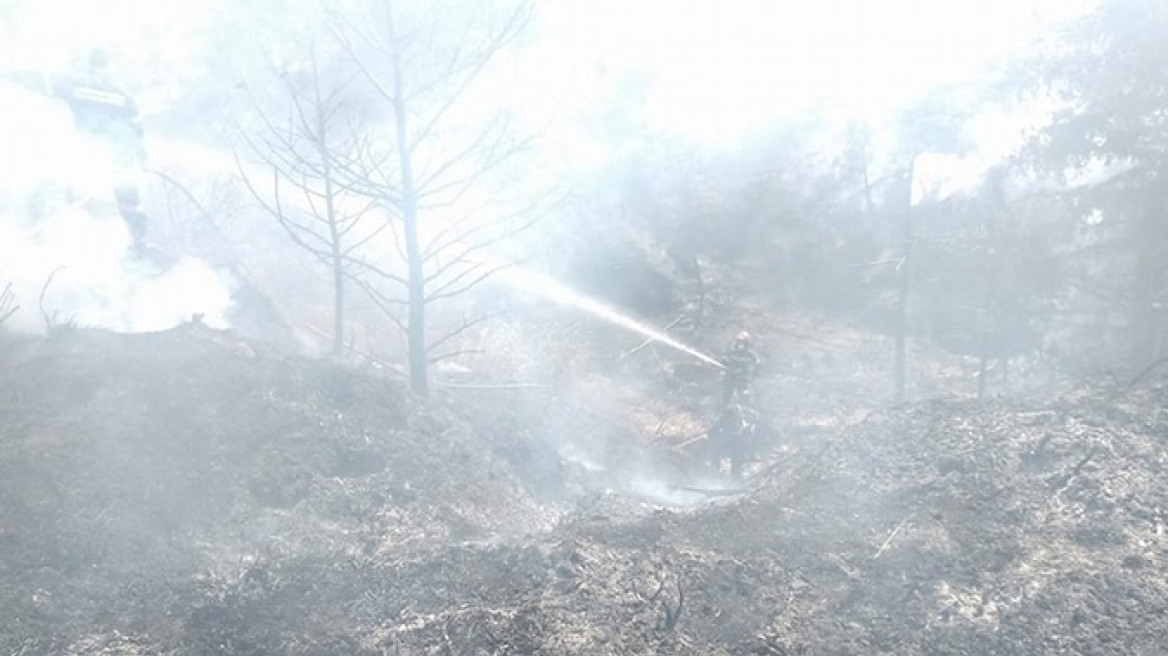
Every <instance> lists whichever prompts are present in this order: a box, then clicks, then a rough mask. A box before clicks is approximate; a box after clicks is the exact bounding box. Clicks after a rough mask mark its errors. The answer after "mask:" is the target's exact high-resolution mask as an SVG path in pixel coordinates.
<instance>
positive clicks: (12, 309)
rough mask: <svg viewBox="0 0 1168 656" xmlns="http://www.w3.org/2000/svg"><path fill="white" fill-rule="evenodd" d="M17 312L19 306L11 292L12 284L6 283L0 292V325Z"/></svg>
mask: <svg viewBox="0 0 1168 656" xmlns="http://www.w3.org/2000/svg"><path fill="white" fill-rule="evenodd" d="M18 310H20V305H19V304H18V303H17V302H16V294H14V293H13V292H12V283H7V284H6V285H4V289H2V290H0V325H3V324H4V322H5V321H8V319H10V318H11V317H12V315H14V314H16V313H17V311H18Z"/></svg>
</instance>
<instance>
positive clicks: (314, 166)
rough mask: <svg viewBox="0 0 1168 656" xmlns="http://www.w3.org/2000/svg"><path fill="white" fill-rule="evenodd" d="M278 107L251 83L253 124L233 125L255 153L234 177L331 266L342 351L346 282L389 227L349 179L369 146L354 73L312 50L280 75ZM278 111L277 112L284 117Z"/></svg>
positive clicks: (336, 338)
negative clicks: (328, 65) (336, 68)
mask: <svg viewBox="0 0 1168 656" xmlns="http://www.w3.org/2000/svg"><path fill="white" fill-rule="evenodd" d="M277 76H278V78H279V87H280V89H281V90H282V93H281V94H280V98H279V102H280V104H281V105H282V111H281V110H271V109H269V108H268V107H266V106H265V104H264V103H263V102H262V101H261V100H260V99H259V98H257V97H256V95H255V94H254V93H252V91H251V90H250V89H248V96H249V98H250V100H251V105H252V107H253V109H254V114H255V117H256V118H258V122H259V128H258V129H256V130H248V129H243V128H242V126H240V129H239V130H238V132H239V135H240V136H241V138H242V141H243V142H244V143H245V144H246V146H247V147H248V150H250V152H251V155H252V159H253V161H252V162H244V161H243V159H241V158H240V157H239V154H238V152H237V153H236V165H237V168H238V171H239V176H240V178H241V179H242V181H243V183H244V185H245V186H246V187H247V190H248V191H249V192H250V194H251V195H252V197H253V198H254V199H255V200H256V201H257V202H258V203H259V204H260V205H261V206H262V207H263V208H264V210H265V211H266V212H267V213H268V214H270V215H271V216H272V217H273V218H274V219H275V220H276V221H277V222H278V223H279V224H280V226H281V227H282V228H283V229H284V232H285V233H286V234H287V236H288V238H289V239H291V240H292V241H293V242H294V243H295V244H296V245H297V246H299V247H300V248H302V249H303V250H304V251H306V252H307V253H309V254H310V255H311V256H312V257H313V258H314V259H316V260H317V261H319V262H320V263H321V264H323V265H324V266H326V267H328V268H329V271H330V273H331V278H332V283H333V290H332V293H333V343H332V349H333V353H334V354H340V353H342V352H343V351H344V344H345V290H346V281H348V280H349V279H353V278H357V279H360V277H361V276H362V275H364V273H365V267H363V266H362V262H363V260H362V257H361V252H362V248H363V247H365V246H366V245H367V244H369V243H370V242H371V241H372V240H373V239H374V238H375V237H377V236H378V234H380V233H381V232H382V230H384V229H385V228H386V227H387V225H388V218H387V217H384V216H377V215H376V213H374V212H373V211H372V210H373V209H374V206H375V202H374V201H373V200H371V199H370V198H368V197H367V196H366V195H364V194H363V193H362V191H361V190H357V189H354V188H353V187H351V186H350V185H348V184H347V183H346V179H347V177H346V174H345V173H344V171H346V170H348V169H350V168H351V167H352V163H353V162H354V161H355V160H356V159H358V158H359V155H358V153H360V152H361V151H362V149H363V148H365V147H366V142H365V135H364V133H363V126H362V125H361V123H360V111H359V101H358V100H357V96H356V95H355V94H352V93H350V91H351V87H352V83H353V82H354V81H355V78H356V74H355V73H354V74H351V75H349V76H347V77H346V76H344V75H339V76H338V75H334V74H333V72H332V71H329V72H328V74H325V72H323V71H322V70H321V65H320V62H319V61H318V57H317V53H316V52H315V51H314V50H310V52H309V56H308V63H307V64H306V65H305V66H304V67H303V68H302V69H301V70H283V71H279V72H278V73H277ZM281 114H282V115H281Z"/></svg>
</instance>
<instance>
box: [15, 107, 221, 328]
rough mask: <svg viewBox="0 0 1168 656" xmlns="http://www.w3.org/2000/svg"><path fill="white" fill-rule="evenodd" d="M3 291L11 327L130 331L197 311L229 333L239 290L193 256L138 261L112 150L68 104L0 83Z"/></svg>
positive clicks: (169, 322) (165, 325)
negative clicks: (53, 324) (14, 307)
mask: <svg viewBox="0 0 1168 656" xmlns="http://www.w3.org/2000/svg"><path fill="white" fill-rule="evenodd" d="M0 103H2V104H3V119H4V120H2V121H0V144H3V146H2V147H0V176H2V177H3V179H4V181H5V184H4V187H3V189H2V191H0V288H3V286H4V285H6V284H8V283H11V284H12V291H13V293H14V295H15V303H17V304H18V305H19V306H20V310H19V311H18V312H17V313H16V314H15V315H14V316H13V317H11V318H10V319H9V321H8V323H7V324H6V327H10V328H15V329H17V330H20V331H29V332H34V331H40V330H43V329H44V328H45V323H46V321H45V318H44V317H42V308H41V307H40V305H41V303H40V297H41V290H42V288H44V286H45V283H46V282H47V281H49V279H50V276H51V277H52V282H51V284H50V285H49V286H48V288H47V290H46V291H45V294H44V298H43V301H44V303H43V305H44V307H43V312H44V314H45V315H47V316H48V317H49V318H50V319H54V317H55V321H57V322H62V323H63V322H69V321H72V322H74V323H75V324H76V325H79V326H100V327H103V328H108V329H111V330H117V331H124V332H143V331H152V330H162V329H166V328H170V327H173V326H174V325H176V324H178V323H181V322H182V321H185V320H189V319H190V318H191V315H192V314H194V313H201V314H203V315H204V321H205V322H207V323H208V324H211V325H216V326H218V327H225V326H226V320H225V316H224V315H225V313H226V311H227V309H228V308H229V306H230V305H231V293H232V284H231V281H230V279H229V277H228V276H227V275H226V274H223V273H220V272H217V271H216V270H214V269H212V268H211V267H210V266H209V265H208V264H206V263H205V262H202V261H200V260H197V259H194V258H189V257H188V258H181V259H178V260H177V261H174V262H168V263H166V264H162V263H159V262H150V261H146V260H143V259H141V258H137V257H135V254H134V240H133V238H132V236H131V235H130V231H129V227H128V226H127V225H126V223H125V221H123V220H122V217H121V215H120V213H119V211H118V208H117V204H116V202H115V199H114V185H115V184H116V183H117V181H118V180H119V177H120V175H119V171H118V170H117V167H116V166H115V164H114V157H113V155H112V153H111V152H110V149H109V148H108V147H107V146H105V145H103V144H102V143H101V142H99V141H98V140H97V139H95V138H93V137H89V136H86V135H84V134H82V133H80V132H79V131H78V130H76V128H74V126H73V122H72V117H71V116H70V114H69V110H68V108H67V107H66V106H64V105H63V104H60V103H57V102H55V101H53V100H50V99H48V98H43V97H40V96H37V95H35V94H31V93H28V92H25V91H23V90H20V89H16V88H12V87H7V86H4V85H0Z"/></svg>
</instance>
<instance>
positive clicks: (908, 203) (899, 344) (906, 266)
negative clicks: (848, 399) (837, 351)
mask: <svg viewBox="0 0 1168 656" xmlns="http://www.w3.org/2000/svg"><path fill="white" fill-rule="evenodd" d="M915 164H916V156H915V155H913V156H912V157H911V158H909V161H908V171H907V176H906V177H907V179H906V181H905V190H906V192H907V196H906V199H905V205H904V219H903V221H902V222H901V234H900V249H901V250H900V252H901V259H900V270H899V271H898V272H897V273H898V274H899V275H898V277H897V282H898V285H897V314H896V356H895V362H894V380H895V385H896V402H897V403H904V401H905V399H906V398H907V390H908V353H907V342H908V301H909V294H910V292H911V279H912V275H911V271H912V242H913V220H912V219H913V217H912V211H913V180H914V177H915V174H914V169H915Z"/></svg>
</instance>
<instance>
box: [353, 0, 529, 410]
mask: <svg viewBox="0 0 1168 656" xmlns="http://www.w3.org/2000/svg"><path fill="white" fill-rule="evenodd" d="M402 4H403V5H404V3H402ZM493 6H494V5H492V4H490V3H488V4H487V5H486V6H485V9H486V11H485V13H484V12H483V9H484V5H483V4H482V3H475V9H477V10H478V11H474V10H470V9H467V8H464V9H467V10H466V11H462V12H456V11H451V10H450V8H449V7H446V13H443V5H442V4H441V3H434V4H432V5H429V6H428V8H425V7H420V6H418V5H410V7H412V8H414V9H415V10H416V13H412V14H410V15H406V12H405V11H401V9H402V6H399V3H397V2H392V1H385V2H379V3H377V6H376V8H374V9H372V10H371V13H370V17H371V19H370V20H368V21H366V22H365V24H364V25H356V24H354V23H353V22H352V21H347V22H346V21H344V20H343V19H338V20H339V21H340V22H338V23H337V24H336V25H334V27H333V34H334V36H335V37H336V39H337V41H338V42H339V43H341V44H342V46H343V48H344V50H345V52H346V53H347V54H348V55H349V58H350V60H351V61H352V63H353V65H354V66H355V67H356V69H357V70H359V71H360V74H361V76H362V77H363V78H364V81H365V82H366V83H367V87H368V89H369V90H370V94H371V95H372V96H373V97H374V98H375V99H376V100H377V101H378V104H379V105H380V106H381V107H382V108H383V113H384V115H385V118H386V123H387V124H388V125H389V128H388V129H387V130H385V131H383V132H379V133H375V134H371V135H369V136H370V139H371V141H370V144H371V147H369V148H367V149H366V150H365V151H364V152H363V153H362V155H363V157H362V159H361V160H360V161H359V162H357V163H355V165H353V166H350V167H348V168H347V169H346V174H347V175H348V176H349V180H350V182H349V183H348V184H349V185H350V186H351V187H352V188H359V189H362V190H363V191H364V192H365V193H367V194H369V196H370V197H371V198H373V199H375V200H376V202H378V204H379V205H380V206H381V207H382V208H383V209H385V210H386V211H387V213H389V214H391V215H392V216H393V217H394V218H395V221H394V225H393V236H394V249H395V251H394V253H395V254H396V255H397V256H398V257H400V258H401V261H403V262H404V263H405V264H404V271H401V272H400V273H398V272H395V271H394V270H393V269H392V268H390V267H386V266H380V265H379V266H368V267H366V273H367V274H369V277H368V278H366V280H365V282H363V283H362V284H363V286H364V287H365V288H366V290H367V291H369V292H370V293H371V295H372V296H374V297H375V298H376V300H377V302H378V303H379V305H381V307H382V309H384V310H386V311H387V312H388V313H390V316H391V317H394V321H395V322H396V323H397V324H398V325H399V327H401V328H402V329H403V330H404V331H405V333H406V342H407V351H408V355H409V373H410V384H411V387H412V388H413V390H414V392H415V393H417V394H419V395H421V396H426V395H428V394H429V379H428V372H429V365H430V364H432V363H433V362H434V361H435V360H436V359H441V358H442V357H448V356H449V355H450V354H451V351H449V349H448V347H449V345H450V343H451V342H452V340H454V339H455V338H456V337H457V336H458V335H459V334H461V333H463V332H464V331H465V330H466V329H467V328H468V327H469V326H470V325H473V324H475V323H479V322H480V321H481V319H473V320H470V321H464V322H463V323H462V324H461V325H460V326H459V327H458V328H456V329H455V330H453V331H451V332H449V333H447V334H445V335H441V336H438V337H437V338H435V339H428V335H427V308H428V307H429V306H430V305H431V304H432V303H435V302H438V301H442V300H444V299H449V298H451V297H454V296H457V295H459V294H462V293H463V292H466V291H468V290H469V289H471V288H472V287H474V286H475V285H477V284H478V283H480V282H482V281H483V280H485V279H487V278H488V277H490V276H491V275H492V274H494V273H495V272H497V271H499V270H500V269H502V268H504V267H506V266H508V263H507V262H504V261H500V260H499V259H496V258H495V257H494V256H492V255H490V254H489V253H488V252H487V251H488V249H491V248H492V247H493V246H495V245H496V244H499V243H500V242H503V241H505V240H507V239H509V238H511V237H513V236H515V235H516V234H518V233H519V232H521V231H522V230H524V229H526V228H527V227H528V226H530V225H531V223H533V222H534V221H535V220H536V217H538V216H539V215H540V208H541V207H542V206H543V205H544V204H545V203H546V200H547V197H546V196H541V197H539V198H538V199H537V200H535V201H532V202H531V203H530V204H527V205H526V206H523V207H519V208H517V209H515V210H514V211H511V212H507V213H505V215H503V216H499V215H494V214H492V213H491V212H490V211H486V210H484V209H483V208H474V207H473V201H472V200H471V198H472V197H473V192H474V191H475V190H476V189H478V188H481V187H483V186H484V184H485V183H486V182H487V181H488V180H490V179H491V177H492V174H494V173H497V172H498V169H500V167H502V166H503V165H504V164H505V163H507V162H508V161H510V160H511V159H512V158H513V156H515V155H516V154H518V153H520V152H521V151H522V150H523V149H524V148H525V147H526V146H527V145H528V144H529V143H530V141H531V138H530V137H526V138H525V137H521V136H520V135H519V134H518V132H517V131H516V130H515V129H514V126H513V124H512V122H511V120H510V119H509V118H508V117H507V116H506V115H504V114H503V113H498V112H491V111H489V110H488V111H482V110H481V108H476V109H474V110H473V111H470V112H465V111H464V110H466V109H467V104H468V101H469V100H470V90H471V89H472V88H473V84H474V82H475V81H476V80H478V79H479V78H481V77H482V74H483V73H484V71H486V70H487V67H488V65H489V64H490V63H491V61H492V60H493V59H494V58H495V57H496V55H498V54H499V53H500V52H501V51H503V50H504V49H505V48H506V47H507V46H508V45H510V44H511V43H512V42H514V40H515V39H516V38H517V37H518V36H519V35H520V33H521V32H522V30H523V29H524V28H525V27H526V25H527V24H528V22H529V19H530V16H531V7H530V4H529V3H528V2H527V1H526V0H522V1H520V2H519V3H518V4H515V5H512V6H511V7H510V8H508V9H506V10H505V11H501V12H500V13H498V14H496V13H495V12H494V11H493ZM467 113H469V114H472V115H473V117H472V118H470V119H468V118H467ZM492 191H493V192H494V193H496V194H500V195H501V194H502V193H503V190H501V189H493V190H492ZM374 280H379V281H381V282H388V283H395V284H396V285H395V286H396V289H395V290H394V291H393V292H386V291H384V287H382V288H380V289H379V288H377V285H375V284H374V283H373V282H372V281H374ZM403 310H404V318H403V317H401V316H400V314H401V312H402V311H403ZM444 348H446V349H447V352H446V353H438V351H439V350H441V349H444ZM455 352H457V351H455Z"/></svg>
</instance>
